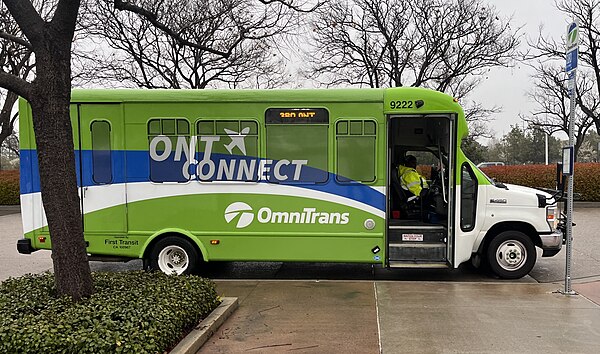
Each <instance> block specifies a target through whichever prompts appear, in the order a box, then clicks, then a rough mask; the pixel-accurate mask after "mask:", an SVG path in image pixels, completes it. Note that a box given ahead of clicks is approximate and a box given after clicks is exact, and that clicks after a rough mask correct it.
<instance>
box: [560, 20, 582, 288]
mask: <svg viewBox="0 0 600 354" xmlns="http://www.w3.org/2000/svg"><path fill="white" fill-rule="evenodd" d="M578 42H579V25H578V24H577V22H573V23H571V24H569V26H568V27H567V56H566V60H567V63H566V67H565V71H566V72H567V75H568V77H569V82H568V87H569V99H570V114H569V146H568V147H566V148H564V149H563V175H566V176H568V177H567V178H568V185H567V188H568V190H567V225H566V226H567V227H566V232H567V235H566V252H567V255H566V261H565V290H564V294H565V295H573V294H575V292H574V291H573V290H572V289H571V257H572V253H573V249H572V248H573V245H572V243H573V179H574V178H575V176H574V175H575V166H574V163H573V162H574V160H575V156H574V150H575V149H574V147H573V145H574V136H573V135H574V132H573V131H574V124H575V95H576V94H577V90H576V74H577V56H578V52H579V47H578Z"/></svg>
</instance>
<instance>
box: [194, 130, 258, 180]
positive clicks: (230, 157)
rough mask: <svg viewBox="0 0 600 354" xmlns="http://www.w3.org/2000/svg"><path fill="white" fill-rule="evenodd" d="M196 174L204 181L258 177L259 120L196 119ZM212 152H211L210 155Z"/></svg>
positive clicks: (253, 178) (254, 178) (252, 178)
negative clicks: (257, 121)
mask: <svg viewBox="0 0 600 354" xmlns="http://www.w3.org/2000/svg"><path fill="white" fill-rule="evenodd" d="M196 132H197V135H198V142H197V144H198V165H197V166H198V167H197V171H196V172H197V178H198V179H199V180H200V181H203V182H211V181H241V182H255V181H257V180H258V167H259V163H258V123H256V121H253V120H233V119H232V120H207V119H201V120H199V121H197V122H196ZM209 154H210V155H209Z"/></svg>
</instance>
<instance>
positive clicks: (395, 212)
mask: <svg viewBox="0 0 600 354" xmlns="http://www.w3.org/2000/svg"><path fill="white" fill-rule="evenodd" d="M392 219H400V210H392Z"/></svg>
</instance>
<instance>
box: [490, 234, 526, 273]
mask: <svg viewBox="0 0 600 354" xmlns="http://www.w3.org/2000/svg"><path fill="white" fill-rule="evenodd" d="M496 260H497V261H498V265H500V267H502V269H504V270H508V271H514V270H517V269H519V268H521V267H522V266H523V264H525V261H527V249H526V248H525V246H524V245H523V244H522V243H521V242H519V241H515V240H508V241H504V242H502V244H501V245H500V246H499V247H498V250H497V251H496Z"/></svg>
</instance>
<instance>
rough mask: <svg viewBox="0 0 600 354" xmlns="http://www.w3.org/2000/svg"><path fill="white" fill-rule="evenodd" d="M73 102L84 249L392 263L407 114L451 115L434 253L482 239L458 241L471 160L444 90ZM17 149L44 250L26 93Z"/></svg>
mask: <svg viewBox="0 0 600 354" xmlns="http://www.w3.org/2000/svg"><path fill="white" fill-rule="evenodd" d="M71 100H72V103H71V123H72V126H73V140H74V147H75V153H76V161H75V164H76V168H77V173H78V185H79V188H80V196H81V199H82V210H83V222H84V234H85V239H86V241H87V242H88V244H89V246H88V248H87V252H88V253H89V254H90V255H96V256H98V255H104V256H120V257H131V258H148V257H149V256H150V253H151V250H152V248H153V246H154V245H155V244H156V243H157V242H158V241H159V240H160V239H161V238H164V237H166V236H177V237H180V238H183V239H186V240H188V241H190V243H191V244H193V246H194V247H195V248H196V250H197V251H198V254H199V257H201V258H202V259H203V260H204V261H318V262H360V263H380V264H384V265H387V264H388V262H389V257H388V255H387V253H386V252H388V250H389V242H390V241H389V240H388V234H389V232H390V231H389V230H390V229H389V224H390V223H389V220H390V218H391V217H392V216H391V213H392V210H391V206H390V194H391V191H390V187H389V186H390V174H391V173H392V167H391V166H392V165H391V162H390V159H391V156H390V154H391V152H390V151H391V150H390V135H389V134H390V128H389V127H390V122H391V121H392V120H393V119H394V117H396V118H397V117H402V116H406V117H412V118H411V119H412V120H413V121H414V122H416V123H414V124H418V120H419V119H423V120H427V119H428V117H438V118H437V119H438V120H440V121H443V122H446V121H447V122H448V123H444V124H447V126H448V127H450V128H444V129H450V130H449V133H448V134H449V135H450V136H451V137H450V138H448V139H447V141H448V142H449V144H450V146H449V148H448V150H450V151H448V154H449V156H451V157H452V160H451V162H450V166H448V167H447V169H448V170H449V171H451V174H452V175H451V176H450V178H448V177H447V178H448V181H449V182H450V185H446V186H445V188H449V190H450V193H451V195H450V196H449V198H450V201H449V202H450V203H451V204H450V207H449V209H450V212H449V214H448V223H447V225H445V227H446V228H447V229H448V230H449V231H448V234H447V240H446V241H444V242H446V243H447V254H446V253H445V255H444V258H443V259H442V260H443V261H444V263H445V264H446V265H447V266H454V267H457V266H458V264H459V263H460V262H462V261H464V260H465V259H468V258H469V257H470V255H471V253H472V250H473V244H474V242H475V239H476V237H477V236H472V237H471V236H469V237H464V238H463V239H464V241H463V239H461V238H460V237H458V233H461V232H462V231H460V230H459V228H458V226H454V223H455V221H456V220H459V216H458V215H457V214H456V212H455V211H454V210H453V209H454V205H455V204H454V203H455V202H454V200H457V198H458V196H457V195H456V193H458V192H457V191H456V190H454V186H456V185H459V184H460V183H461V169H460V168H459V167H458V166H462V165H463V164H464V163H467V164H469V165H471V163H470V162H469V161H468V160H467V159H466V157H465V156H464V154H463V153H462V151H461V149H460V141H461V139H462V138H463V137H465V136H466V135H467V124H466V121H465V117H464V113H463V110H462V109H461V107H460V105H459V104H458V103H457V102H456V100H454V99H453V98H452V97H450V96H448V95H446V94H443V93H439V92H435V91H431V90H427V89H421V88H389V89H329V90H114V89H110V90H109V89H107V90H74V91H73V93H72V99H71ZM439 117H441V118H439ZM411 124H413V123H411ZM397 129H400V130H402V129H404V128H397ZM415 131H416V132H417V134H420V133H423V131H422V129H421V130H419V129H415ZM426 134H427V132H425V135H426ZM438 140H439V139H438ZM398 144H399V143H398V142H396V145H398ZM438 144H439V142H438ZM20 145H21V146H20V148H21V195H22V196H21V201H22V216H23V225H24V233H25V238H26V239H29V240H30V241H28V242H30V243H31V248H32V249H33V250H36V249H51V247H52V237H51V235H49V232H48V228H47V222H46V220H45V215H44V212H43V207H42V204H41V193H40V183H39V173H38V168H37V153H36V146H35V139H34V133H33V126H32V119H31V108H30V106H29V105H28V103H27V102H26V101H25V100H21V101H20ZM442 150H444V149H443V148H442ZM463 173H464V172H463ZM472 173H473V174H474V176H475V177H476V180H477V183H478V185H479V187H481V186H484V185H489V184H490V182H489V181H488V180H487V179H486V178H485V177H484V175H483V174H482V173H481V172H480V171H479V170H478V169H476V168H473V169H472ZM473 235H475V234H473Z"/></svg>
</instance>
